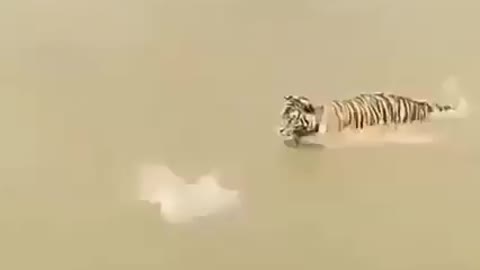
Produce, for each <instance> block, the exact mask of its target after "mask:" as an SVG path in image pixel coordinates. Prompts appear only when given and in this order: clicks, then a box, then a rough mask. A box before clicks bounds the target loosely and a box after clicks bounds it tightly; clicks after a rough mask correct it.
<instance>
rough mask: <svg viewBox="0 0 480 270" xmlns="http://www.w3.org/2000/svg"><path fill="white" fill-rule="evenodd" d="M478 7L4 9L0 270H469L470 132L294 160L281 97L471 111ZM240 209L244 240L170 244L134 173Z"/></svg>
mask: <svg viewBox="0 0 480 270" xmlns="http://www.w3.org/2000/svg"><path fill="white" fill-rule="evenodd" d="M479 8H480V4H478V3H476V2H475V1H469V2H467V1H432V0H430V1H413V0H406V1H375V0H367V1H356V0H336V1H334V0H331V1H313V0H297V1H273V0H256V1H253V0H251V1H247V0H245V1H240V0H223V1H220V0H210V1H208V0H207V1H193V0H176V1H174V0H163V1H162V0H160V1H144V0H141V1H125V0H117V1H113V0H110V1H108V0H95V1H93V0H85V1H73V0H62V1H60V0H44V1H39V0H31V1H13V0H10V1H2V2H1V3H0V33H1V42H0V123H1V126H2V128H1V136H0V149H1V152H0V166H1V168H0V268H1V269H8V270H16V269H28V270H30V269H48V270H55V269H59V270H60V269H61V270H67V269H101V270H107V269H115V270H120V269H135V270H143V269H261V270H265V269H277V270H280V269H289V270H292V269H329V270H334V269H355V270H360V269H365V270H373V269H381V270H387V269H422V270H425V269H435V270H441V269H455V270H461V269H479V268H480V257H479V256H478V255H479V254H480V232H479V230H478V228H479V226H480V218H479V216H478V212H479V211H478V209H479V206H480V199H479V196H478V190H479V189H480V179H479V175H480V174H479V169H478V161H479V160H480V159H479V154H480V151H479V144H478V143H477V140H475V139H474V138H475V137H476V136H478V133H479V132H478V127H477V123H478V122H477V121H478V119H477V118H476V116H475V114H473V115H472V116H471V118H470V120H469V121H468V122H466V121H461V122H455V123H451V124H449V125H448V126H447V128H445V129H447V130H450V131H451V133H452V136H451V140H449V141H448V143H447V142H446V143H443V144H440V145H426V146H389V147H383V148H364V149H342V150H335V151H330V152H317V151H308V150H307V151H294V150H291V149H287V148H285V147H284V146H283V144H282V143H281V141H280V140H279V138H278V137H277V135H276V134H275V132H274V128H275V125H276V124H277V122H278V113H279V110H280V107H281V104H282V95H284V94H287V93H292V94H305V95H309V96H312V97H314V98H316V99H318V100H322V99H328V98H335V97H344V96H347V95H350V94H355V93H358V92H359V91H367V90H395V91H396V92H397V93H403V94H410V95H416V96H422V97H424V96H425V97H437V96H438V95H439V93H440V92H439V91H440V85H441V83H442V81H443V80H444V79H445V78H446V77H447V76H448V75H452V74H453V75H456V76H458V78H459V80H460V83H461V87H462V89H463V90H464V91H465V94H466V95H468V99H469V102H470V104H471V106H472V107H474V106H475V104H476V103H477V99H476V96H478V94H477V90H476V88H478V87H479V86H480V85H479V80H478V76H477V74H478V71H479V70H480V64H479V60H480V59H479V58H480V54H479V53H478V48H480V36H479V34H478V33H479V32H478V25H479V23H480V17H479V16H478V10H479ZM146 162H148V163H158V164H166V165H167V166H169V167H171V168H172V170H174V171H175V172H176V173H178V174H179V175H181V176H183V177H187V178H188V179H194V178H196V177H198V176H200V175H203V174H205V173H207V172H208V171H209V170H210V169H212V168H217V169H219V170H220V171H221V172H222V175H223V180H222V181H223V182H222V183H223V185H225V186H228V187H234V188H237V189H239V190H240V191H241V192H242V196H243V197H242V198H243V202H244V218H243V219H241V221H228V220H227V221H226V222H221V223H215V222H212V223H208V224H207V225H205V224H203V225H194V226H180V227H177V226H171V225H168V224H166V223H165V222H164V221H163V220H162V219H161V217H160V215H159V214H158V209H157V208H155V207H152V206H150V205H148V204H145V203H143V202H140V201H138V200H137V194H136V192H137V188H138V181H137V178H136V174H137V169H138V166H140V165H141V164H144V163H146Z"/></svg>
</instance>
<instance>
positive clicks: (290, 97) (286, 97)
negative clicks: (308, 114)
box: [283, 95, 292, 101]
mask: <svg viewBox="0 0 480 270" xmlns="http://www.w3.org/2000/svg"><path fill="white" fill-rule="evenodd" d="M283 99H285V100H287V101H288V100H290V99H292V96H291V95H286V96H283Z"/></svg>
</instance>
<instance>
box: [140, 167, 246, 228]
mask: <svg viewBox="0 0 480 270" xmlns="http://www.w3.org/2000/svg"><path fill="white" fill-rule="evenodd" d="M140 199H141V200H144V201H148V202H149V203H151V204H160V208H161V215H162V217H163V218H165V220H166V221H168V222H170V223H185V222H190V221H193V220H194V219H195V218H198V217H206V216H210V215H213V214H217V213H220V212H225V211H227V210H229V209H232V208H235V207H237V206H239V205H240V200H239V196H238V191H236V190H228V189H224V188H222V187H221V186H220V185H218V183H217V179H216V177H215V176H214V174H208V175H204V176H201V177H200V178H199V179H198V180H197V182H196V183H194V184H187V183H185V180H184V179H182V178H180V177H179V176H177V175H175V174H174V173H173V172H172V171H171V170H170V169H169V168H168V167H166V166H154V165H152V166H144V167H143V168H142V170H141V190H140Z"/></svg>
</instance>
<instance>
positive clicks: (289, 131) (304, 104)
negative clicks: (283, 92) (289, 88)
mask: <svg viewBox="0 0 480 270" xmlns="http://www.w3.org/2000/svg"><path fill="white" fill-rule="evenodd" d="M284 99H285V105H284V108H283V110H282V113H281V118H282V124H281V127H280V128H279V130H278V132H279V135H280V136H283V137H294V136H296V137H301V136H306V135H308V134H310V133H312V132H313V131H314V130H313V129H312V128H314V127H315V124H316V123H315V108H314V106H313V104H312V103H311V102H310V100H309V99H308V98H306V97H303V96H292V95H289V96H285V97H284Z"/></svg>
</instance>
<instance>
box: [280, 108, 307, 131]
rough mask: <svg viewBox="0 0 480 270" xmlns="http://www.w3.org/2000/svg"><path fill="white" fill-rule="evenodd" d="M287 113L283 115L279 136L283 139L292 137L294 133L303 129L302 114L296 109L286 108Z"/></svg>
mask: <svg viewBox="0 0 480 270" xmlns="http://www.w3.org/2000/svg"><path fill="white" fill-rule="evenodd" d="M285 110H286V112H284V113H282V124H281V126H280V128H279V134H280V136H283V137H292V136H293V135H294V133H298V131H301V130H302V129H303V124H302V121H301V120H300V118H301V114H302V112H301V111H300V110H298V109H295V108H285Z"/></svg>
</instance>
